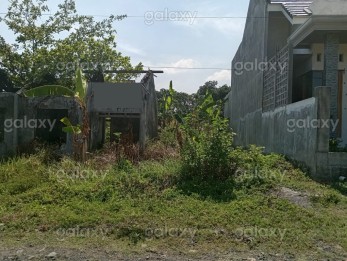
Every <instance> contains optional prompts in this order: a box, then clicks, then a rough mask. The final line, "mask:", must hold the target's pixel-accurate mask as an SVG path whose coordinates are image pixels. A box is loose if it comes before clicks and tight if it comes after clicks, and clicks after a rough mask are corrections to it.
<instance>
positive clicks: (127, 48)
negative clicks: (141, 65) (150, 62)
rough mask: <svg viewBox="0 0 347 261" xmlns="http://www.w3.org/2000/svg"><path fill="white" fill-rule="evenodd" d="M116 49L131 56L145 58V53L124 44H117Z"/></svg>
mask: <svg viewBox="0 0 347 261" xmlns="http://www.w3.org/2000/svg"><path fill="white" fill-rule="evenodd" d="M117 47H118V48H119V49H120V50H122V51H125V52H128V53H131V54H136V55H140V56H146V53H145V52H144V51H143V50H141V49H139V48H136V47H134V46H132V45H130V44H126V43H118V44H117Z"/></svg>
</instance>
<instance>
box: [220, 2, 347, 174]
mask: <svg viewBox="0 0 347 261" xmlns="http://www.w3.org/2000/svg"><path fill="white" fill-rule="evenodd" d="M346 25H347V1H346V0H329V1H327V0H250V4H249V10H248V15H247V20H246V25H245V31H244V35H243V39H242V42H241V44H240V46H239V49H238V50H237V53H236V55H235V57H234V59H233V61H232V71H233V74H232V84H231V86H232V90H231V93H230V94H229V95H228V99H227V104H226V109H225V111H226V114H225V116H226V117H228V118H229V119H230V125H231V127H232V128H233V130H234V132H236V133H237V136H236V137H235V143H236V145H240V146H248V145H250V144H256V145H259V146H264V147H265V150H266V152H276V153H281V154H284V155H287V156H290V157H291V158H293V159H295V160H298V161H301V162H304V163H305V164H306V165H307V166H309V167H310V169H311V172H312V174H313V175H314V176H316V177H317V178H322V179H328V178H334V177H336V176H339V175H342V174H346V173H347V154H346V153H337V152H331V151H329V140H330V139H340V140H342V144H341V145H343V146H344V145H347V73H346V68H347V26H346Z"/></svg>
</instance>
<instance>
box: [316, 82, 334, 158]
mask: <svg viewBox="0 0 347 261" xmlns="http://www.w3.org/2000/svg"><path fill="white" fill-rule="evenodd" d="M314 96H315V98H316V99H317V104H318V105H317V106H318V107H317V119H318V120H329V119H330V104H331V99H330V97H331V88H330V87H325V86H323V87H316V88H315V90H314ZM329 138H330V129H329V128H318V131H317V152H319V153H328V152H329Z"/></svg>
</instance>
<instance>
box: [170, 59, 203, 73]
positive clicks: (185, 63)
mask: <svg viewBox="0 0 347 261" xmlns="http://www.w3.org/2000/svg"><path fill="white" fill-rule="evenodd" d="M199 65H200V64H199V63H198V62H197V61H195V60H194V59H190V58H188V59H181V60H179V61H177V62H173V63H170V64H169V66H168V67H179V68H194V67H197V66H199ZM182 72H187V70H182V69H177V68H167V69H165V73H167V74H177V73H182Z"/></svg>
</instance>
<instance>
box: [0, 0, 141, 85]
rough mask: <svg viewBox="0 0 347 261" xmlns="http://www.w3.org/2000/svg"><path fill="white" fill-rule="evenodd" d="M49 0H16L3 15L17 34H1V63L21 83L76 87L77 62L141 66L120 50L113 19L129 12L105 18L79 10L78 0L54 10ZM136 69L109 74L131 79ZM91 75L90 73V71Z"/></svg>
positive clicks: (66, 0)
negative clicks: (9, 36)
mask: <svg viewBox="0 0 347 261" xmlns="http://www.w3.org/2000/svg"><path fill="white" fill-rule="evenodd" d="M46 2H47V0H21V1H19V0H12V1H11V2H10V5H9V7H8V11H7V14H6V15H5V17H4V18H0V22H4V23H5V24H6V25H7V26H8V28H9V30H11V31H12V32H13V33H14V35H15V36H16V43H14V44H9V43H6V42H5V40H4V39H3V37H1V36H0V61H1V64H0V66H1V67H2V68H3V69H6V70H7V71H8V73H9V77H10V79H11V80H12V81H13V83H14V85H15V86H17V87H26V88H32V87H36V86H41V85H45V84H59V85H63V86H73V85H74V84H73V79H74V74H75V71H76V69H77V67H79V66H80V67H81V68H82V69H86V70H89V71H92V72H91V73H90V75H89V78H91V77H92V75H93V74H94V72H95V71H96V70H97V68H98V67H100V66H102V67H103V69H109V70H116V69H126V70H141V69H142V64H141V63H140V64H138V65H136V66H135V67H133V66H132V65H131V63H130V58H129V57H126V56H122V54H121V53H120V52H118V51H117V50H116V43H115V36H116V30H115V29H114V28H113V23H114V22H115V21H119V20H122V19H124V18H125V17H126V16H113V15H111V16H110V17H109V18H107V19H104V20H102V21H95V20H94V18H93V17H90V16H85V15H79V14H77V11H76V5H75V1H74V0H64V2H63V3H62V4H59V5H58V10H57V11H56V12H55V13H54V14H52V15H48V16H47V15H46V14H47V13H49V12H50V10H49V8H48V6H47V4H46ZM134 76H135V75H134V74H122V75H115V76H114V75H106V77H105V78H106V79H107V80H109V81H114V82H116V81H127V80H130V79H131V78H133V77H134ZM87 78H88V75H87Z"/></svg>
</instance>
